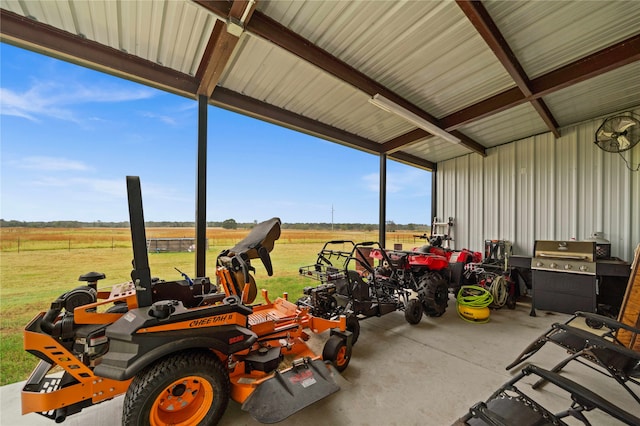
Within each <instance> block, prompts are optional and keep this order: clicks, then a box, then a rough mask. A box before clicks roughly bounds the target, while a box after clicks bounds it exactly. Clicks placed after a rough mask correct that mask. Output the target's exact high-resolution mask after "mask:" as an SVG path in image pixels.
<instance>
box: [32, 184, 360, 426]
mask: <svg viewBox="0 0 640 426" xmlns="http://www.w3.org/2000/svg"><path fill="white" fill-rule="evenodd" d="M127 191H128V195H129V214H130V219H131V236H132V242H133V252H134V269H133V271H132V273H131V276H132V281H131V282H128V283H124V284H119V285H115V286H113V287H112V288H111V290H110V291H101V290H98V289H97V282H98V280H99V279H101V278H104V274H99V273H89V274H85V275H83V276H81V277H80V280H82V281H87V284H88V285H85V286H80V287H77V288H75V289H73V290H71V291H69V292H67V293H64V294H63V295H62V296H60V297H59V298H58V299H57V300H55V301H54V302H53V303H52V304H51V308H50V309H49V310H48V311H47V312H42V313H40V314H38V315H37V316H36V317H35V318H34V319H33V320H32V321H31V322H30V323H29V324H28V325H27V326H26V328H25V331H24V347H25V350H26V351H28V352H30V353H32V354H33V355H35V356H37V357H38V358H40V362H39V364H38V365H37V367H36V368H35V369H34V370H33V372H32V373H31V376H30V377H29V379H28V380H27V382H26V384H25V386H24V388H23V390H22V413H23V414H27V413H32V412H37V413H40V414H42V415H44V416H45V417H48V418H50V419H53V420H55V421H56V422H58V423H59V422H62V421H64V420H65V418H66V417H67V416H69V415H72V414H75V413H78V412H80V411H81V410H82V409H83V408H86V407H89V406H91V405H94V404H98V403H100V402H103V401H106V400H109V399H112V398H114V397H115V396H118V395H121V394H125V397H124V403H123V413H122V424H124V425H154V426H157V425H169V424H181V425H209V424H216V423H217V422H218V421H219V420H220V418H221V417H222V415H223V414H224V411H225V409H226V407H227V403H228V401H229V398H231V399H233V400H234V401H237V402H239V403H241V404H242V409H243V410H245V411H248V412H249V413H250V414H251V415H252V416H253V417H254V418H255V419H256V420H258V421H260V422H262V423H275V422H278V421H281V420H283V419H285V418H286V417H288V416H290V415H291V414H293V413H295V412H297V411H299V410H301V409H302V408H304V407H306V406H308V405H310V404H312V403H314V402H316V401H318V400H320V399H322V398H324V397H326V396H328V395H330V394H332V393H334V392H336V391H337V390H339V386H338V385H337V384H336V382H335V380H334V374H335V373H334V371H332V370H338V371H343V370H344V369H345V368H346V367H347V365H348V363H349V360H350V357H351V340H352V337H351V333H350V332H349V331H346V320H345V317H341V318H339V319H338V320H333V321H332V320H326V319H322V318H315V317H313V316H312V315H310V314H309V312H308V311H307V310H305V309H300V308H298V307H297V306H296V305H295V304H293V303H291V302H289V301H288V300H286V298H278V299H276V300H275V301H270V300H269V298H268V295H267V292H266V291H265V290H263V291H262V294H263V297H264V299H265V303H263V304H260V305H253V306H252V305H250V304H251V303H252V302H253V300H254V299H255V297H256V293H257V291H256V284H255V280H254V279H253V276H252V275H251V272H255V269H254V268H253V267H252V266H251V260H252V259H256V258H260V259H261V260H262V262H263V263H264V265H265V268H266V270H267V273H268V274H269V275H271V274H272V273H273V268H272V265H271V260H270V257H269V252H270V251H271V250H272V249H273V246H274V242H275V241H276V240H277V239H278V238H279V237H280V219H278V218H273V219H270V220H267V221H265V222H262V223H260V224H258V225H256V226H255V227H254V228H253V229H252V231H251V232H250V233H249V235H248V236H247V237H246V238H245V239H244V240H242V241H240V242H239V243H238V244H237V245H236V246H235V247H233V248H232V249H229V250H224V251H223V252H222V253H221V254H220V255H219V256H218V258H217V269H216V278H217V282H216V284H213V283H211V282H210V280H209V278H206V277H203V278H194V279H191V278H189V277H188V276H187V275H186V274H183V277H184V278H185V279H183V280H178V281H163V280H158V279H151V275H150V271H149V262H148V256H147V247H146V236H145V229H144V218H143V213H142V197H141V191H140V180H139V178H138V177H135V176H129V177H127ZM305 330H306V331H308V330H310V331H311V332H313V333H322V332H324V331H327V330H330V337H329V338H328V340H327V341H326V343H325V345H324V348H323V351H322V355H321V356H319V355H317V354H316V353H314V352H313V351H312V350H311V349H310V347H309V346H308V345H307V344H306V341H308V339H309V338H310V335H309V334H307V333H306V332H305ZM283 361H287V362H286V363H285V364H287V365H288V366H287V367H286V368H281V365H282V364H283Z"/></svg>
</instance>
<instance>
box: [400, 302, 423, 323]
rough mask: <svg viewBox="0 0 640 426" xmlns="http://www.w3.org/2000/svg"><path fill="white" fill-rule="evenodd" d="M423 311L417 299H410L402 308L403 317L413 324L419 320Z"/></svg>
mask: <svg viewBox="0 0 640 426" xmlns="http://www.w3.org/2000/svg"><path fill="white" fill-rule="evenodd" d="M423 313H424V310H423V308H422V303H421V302H420V301H419V300H418V299H410V300H409V302H407V306H406V307H405V308H404V319H406V320H407V322H408V323H409V324H412V325H415V324H418V323H419V322H420V320H421V319H422V314H423Z"/></svg>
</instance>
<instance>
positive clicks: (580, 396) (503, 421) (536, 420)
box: [454, 365, 640, 426]
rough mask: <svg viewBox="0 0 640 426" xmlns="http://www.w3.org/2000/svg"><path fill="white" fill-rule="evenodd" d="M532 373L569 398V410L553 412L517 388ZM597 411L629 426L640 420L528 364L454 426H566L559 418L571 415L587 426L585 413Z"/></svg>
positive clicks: (565, 379) (564, 380) (594, 395)
mask: <svg viewBox="0 0 640 426" xmlns="http://www.w3.org/2000/svg"><path fill="white" fill-rule="evenodd" d="M531 374H534V375H537V376H539V377H540V378H541V379H542V380H545V381H548V382H550V383H553V384H554V385H555V386H556V387H557V388H560V389H561V390H563V391H565V392H566V393H568V394H569V396H570V398H571V401H572V402H571V403H570V407H569V408H567V409H566V410H564V411H561V412H559V413H552V412H551V411H549V410H548V409H546V408H545V407H543V406H542V405H540V404H539V403H537V402H536V401H534V400H533V399H532V398H531V397H530V396H528V395H526V394H525V393H524V392H522V390H520V389H518V387H516V384H517V382H519V381H520V380H521V379H522V378H523V377H525V376H529V375H531ZM593 409H598V410H600V411H602V412H604V413H606V414H608V415H609V416H611V417H613V418H615V419H618V420H620V421H622V422H624V423H626V424H629V425H637V424H640V418H638V417H636V416H634V415H632V414H631V413H628V412H627V411H625V410H623V409H621V408H619V407H618V406H616V405H614V404H612V403H610V402H609V401H607V400H606V399H604V398H603V397H601V396H600V395H597V394H596V393H594V392H592V391H590V390H589V389H587V388H585V387H583V386H581V385H579V384H577V383H575V382H573V381H571V380H569V379H567V378H566V377H562V376H560V375H559V374H556V373H553V372H551V371H547V370H545V369H542V368H540V367H538V366H536V365H528V366H527V367H525V368H524V369H523V370H522V372H520V374H518V375H517V376H516V377H514V378H513V379H511V380H510V381H508V382H507V383H505V384H504V385H502V386H501V387H500V388H499V389H498V390H497V391H496V392H494V393H493V394H492V395H491V396H490V397H489V398H488V399H487V401H486V402H478V403H476V404H475V405H473V406H472V407H471V408H470V409H469V412H468V413H467V414H466V415H465V416H463V417H461V418H460V419H458V421H457V422H455V423H454V425H455V426H461V425H465V426H466V425H468V426H479V425H492V426H501V425H504V426H512V425H518V426H534V425H535V426H544V425H556V426H557V425H567V423H565V422H564V421H563V420H562V419H563V418H567V417H569V416H572V417H574V418H576V419H578V420H579V421H581V422H582V423H584V424H585V425H590V424H591V423H589V420H588V419H587V417H586V416H585V415H584V413H585V412H588V411H591V410H593Z"/></svg>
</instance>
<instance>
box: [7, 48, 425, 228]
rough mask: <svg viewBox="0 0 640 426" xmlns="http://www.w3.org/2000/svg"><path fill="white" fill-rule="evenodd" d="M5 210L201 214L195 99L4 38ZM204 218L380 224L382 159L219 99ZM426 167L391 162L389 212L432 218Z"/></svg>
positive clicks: (408, 218) (116, 215) (111, 217)
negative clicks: (138, 190)
mask: <svg viewBox="0 0 640 426" xmlns="http://www.w3.org/2000/svg"><path fill="white" fill-rule="evenodd" d="M0 113H1V115H0V120H1V121H0V144H1V148H0V155H1V157H0V166H1V174H0V178H1V182H0V218H2V219H5V220H23V221H54V220H78V221H86V222H93V221H127V220H128V219H129V216H128V208H127V198H126V183H125V177H126V176H127V175H135V176H140V181H141V185H142V197H143V205H144V214H145V219H146V220H151V221H165V220H168V221H173V220H175V221H193V220H194V218H195V188H196V186H195V184H196V145H197V102H196V101H195V100H192V99H187V98H183V97H179V96H176V95H173V94H169V93H166V92H162V91H159V90H156V89H153V88H150V87H147V86H143V85H140V84H137V83H133V82H130V81H127V80H123V79H119V78H116V77H112V76H110V75H107V74H103V73H99V72H96V71H93V70H90V69H87V68H83V67H79V66H76V65H73V64H70V63H67V62H63V61H59V60H56V59H53V58H50V57H47V56H44V55H40V54H37V53H33V52H30V51H27V50H23V49H20V48H17V47H14V46H11V45H7V44H4V43H0ZM208 115H209V117H208V121H209V123H208V125H209V133H208V165H207V174H208V178H207V220H208V221H221V220H225V219H229V218H233V219H235V220H236V221H238V222H252V221H254V220H257V221H262V220H265V219H268V218H270V217H273V216H278V217H280V218H281V219H282V220H283V221H284V222H289V223H292V222H331V220H332V206H333V221H334V222H335V223H348V222H360V223H377V222H378V214H379V213H378V192H379V191H378V189H379V188H378V187H379V184H378V182H379V164H380V161H379V157H378V156H375V155H371V154H367V153H364V152H360V151H357V150H354V149H350V148H346V147H343V146H341V145H338V144H335V143H333V142H328V141H325V140H322V139H318V138H315V137H312V136H308V135H305V134H302V133H299V132H295V131H292V130H288V129H285V128H282V127H278V126H274V125H271V124H268V123H265V122H263V121H260V120H256V119H253V118H250V117H246V116H243V115H240V114H236V113H232V112H229V111H226V110H223V109H220V108H216V107H213V106H210V107H209V111H208ZM430 206H431V173H429V172H426V171H423V170H420V169H417V168H414V167H410V166H406V165H403V164H400V163H398V162H395V161H388V162H387V220H392V221H394V222H396V223H400V224H406V223H424V224H426V223H430V221H431V219H430V216H431V213H430Z"/></svg>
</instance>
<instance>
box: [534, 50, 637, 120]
mask: <svg viewBox="0 0 640 426" xmlns="http://www.w3.org/2000/svg"><path fill="white" fill-rule="evenodd" d="M544 99H545V101H546V102H547V105H548V106H549V108H550V109H551V111H552V112H553V114H554V116H555V117H556V119H557V120H558V123H559V124H560V125H561V126H566V125H569V124H573V123H577V122H578V121H582V120H585V119H587V118H593V117H598V116H601V115H603V114H608V113H610V112H615V111H621V110H624V109H630V108H634V107H637V106H638V104H639V103H640V62H636V63H633V64H629V65H627V66H624V67H622V68H619V69H617V70H614V71H611V72H609V73H606V74H604V75H601V76H599V77H595V78H592V79H589V80H586V81H583V82H582V83H578V84H576V85H574V86H571V87H570V88H568V89H564V90H560V91H558V92H556V93H552V94H550V95H548V96H545V98H544Z"/></svg>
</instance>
